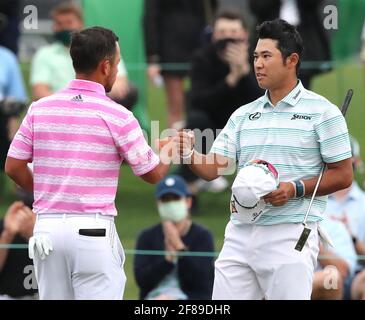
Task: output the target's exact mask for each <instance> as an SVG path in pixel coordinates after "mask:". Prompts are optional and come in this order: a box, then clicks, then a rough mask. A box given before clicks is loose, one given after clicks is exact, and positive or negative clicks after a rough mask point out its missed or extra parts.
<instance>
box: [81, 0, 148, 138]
mask: <svg viewBox="0 0 365 320" xmlns="http://www.w3.org/2000/svg"><path fill="white" fill-rule="evenodd" d="M82 5H83V10H84V18H85V24H86V26H95V25H98V26H102V27H105V28H109V29H112V30H113V31H114V32H115V33H116V34H117V35H118V37H119V45H120V49H121V53H122V57H123V60H124V62H125V64H126V67H127V71H128V77H129V79H130V80H131V81H132V82H133V83H134V84H135V85H136V86H137V87H138V90H139V101H138V104H137V105H136V106H135V107H134V109H133V113H134V115H135V116H136V117H137V119H138V120H139V122H140V124H141V126H142V128H143V129H145V130H147V131H148V132H149V129H150V128H149V126H150V125H149V123H150V121H149V117H148V115H147V108H146V96H145V93H146V72H145V69H144V68H143V67H141V65H144V63H145V57H144V44H143V32H142V20H141V19H142V13H143V0H120V1H116V0H83V1H82Z"/></svg>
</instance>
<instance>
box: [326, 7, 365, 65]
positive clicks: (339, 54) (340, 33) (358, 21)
mask: <svg viewBox="0 0 365 320" xmlns="http://www.w3.org/2000/svg"><path fill="white" fill-rule="evenodd" d="M337 8H338V29H337V30H334V35H333V41H332V53H333V58H334V59H335V60H337V61H338V60H344V59H347V58H351V57H353V56H355V55H358V54H359V50H360V46H361V40H360V39H361V31H362V26H363V24H364V19H365V0H338V1H337Z"/></svg>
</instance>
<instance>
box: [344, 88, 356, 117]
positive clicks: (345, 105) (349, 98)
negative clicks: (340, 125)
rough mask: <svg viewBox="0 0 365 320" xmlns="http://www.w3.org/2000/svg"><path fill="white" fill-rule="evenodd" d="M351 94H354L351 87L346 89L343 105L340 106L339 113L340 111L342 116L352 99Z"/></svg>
mask: <svg viewBox="0 0 365 320" xmlns="http://www.w3.org/2000/svg"><path fill="white" fill-rule="evenodd" d="M353 94H354V90H352V89H349V90H347V94H346V97H345V100H344V101H343V105H342V107H341V113H342V115H343V116H345V115H346V112H347V109H348V107H349V105H350V101H351V99H352V95H353Z"/></svg>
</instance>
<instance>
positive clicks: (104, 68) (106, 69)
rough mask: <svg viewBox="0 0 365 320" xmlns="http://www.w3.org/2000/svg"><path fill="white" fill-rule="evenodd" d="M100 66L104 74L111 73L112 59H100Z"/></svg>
mask: <svg viewBox="0 0 365 320" xmlns="http://www.w3.org/2000/svg"><path fill="white" fill-rule="evenodd" d="M99 68H100V71H101V72H102V74H103V75H107V74H109V73H110V68H111V65H110V61H109V60H108V59H104V60H102V61H100V63H99Z"/></svg>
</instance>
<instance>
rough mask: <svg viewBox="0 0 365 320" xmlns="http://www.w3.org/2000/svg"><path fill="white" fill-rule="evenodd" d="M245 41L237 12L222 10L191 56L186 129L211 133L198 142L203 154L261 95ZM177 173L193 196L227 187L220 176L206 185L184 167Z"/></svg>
mask: <svg viewBox="0 0 365 320" xmlns="http://www.w3.org/2000/svg"><path fill="white" fill-rule="evenodd" d="M248 38H249V33H248V31H247V27H246V24H245V21H244V19H243V17H242V16H241V15H240V14H239V11H238V10H234V9H224V10H223V11H220V12H218V14H217V16H216V18H215V21H214V25H213V34H212V42H211V43H210V44H208V45H206V46H204V47H203V48H201V49H200V50H199V51H197V52H196V54H195V55H194V58H193V61H192V67H191V91H190V93H189V101H190V103H189V106H188V108H187V128H188V129H191V130H193V129H199V130H201V131H204V130H205V129H212V130H213V133H214V136H213V137H212V138H211V139H210V141H208V140H209V139H207V141H204V139H203V141H201V142H200V141H197V145H196V148H197V150H199V151H201V152H203V153H204V154H205V153H207V152H208V151H209V150H210V148H211V145H212V143H213V141H214V139H215V137H216V135H217V134H216V130H219V129H223V127H224V126H225V124H226V123H227V121H228V119H229V117H230V116H231V114H232V113H233V112H234V111H235V110H236V109H237V108H239V107H240V106H242V105H244V104H246V103H249V102H251V101H253V100H255V99H257V98H258V97H260V96H261V95H262V93H263V90H262V89H260V88H259V86H258V85H257V82H256V79H255V75H254V73H253V72H252V68H251V65H250V59H249V47H248ZM178 174H179V175H181V176H182V177H184V178H185V180H186V181H187V182H188V183H189V189H190V191H191V192H192V193H193V194H195V193H197V192H198V191H199V188H200V187H199V185H200V186H201V187H203V188H208V189H209V188H210V189H211V190H212V191H214V190H216V191H219V190H220V188H221V187H220V186H225V187H227V185H228V184H227V183H224V181H223V180H224V179H223V177H219V178H217V179H216V180H215V181H213V182H210V186H206V185H205V183H204V181H202V180H201V179H199V180H197V177H196V176H195V175H194V174H193V173H192V172H191V171H190V170H189V168H188V167H187V166H182V167H180V169H179V171H178ZM195 182H197V183H195Z"/></svg>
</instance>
